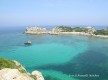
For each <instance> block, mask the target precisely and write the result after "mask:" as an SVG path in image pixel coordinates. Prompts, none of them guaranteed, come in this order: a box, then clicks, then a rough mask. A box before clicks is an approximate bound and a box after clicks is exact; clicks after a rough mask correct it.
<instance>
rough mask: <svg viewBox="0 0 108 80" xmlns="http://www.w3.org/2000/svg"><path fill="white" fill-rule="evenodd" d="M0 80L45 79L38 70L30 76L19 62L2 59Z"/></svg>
mask: <svg viewBox="0 0 108 80" xmlns="http://www.w3.org/2000/svg"><path fill="white" fill-rule="evenodd" d="M0 80H44V78H43V76H42V73H41V72H39V71H37V70H35V71H33V72H32V74H30V73H28V72H27V71H26V69H25V68H24V67H23V66H22V65H21V64H20V63H19V62H17V61H15V60H13V61H12V60H8V59H3V58H0Z"/></svg>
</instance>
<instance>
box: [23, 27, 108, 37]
mask: <svg viewBox="0 0 108 80" xmlns="http://www.w3.org/2000/svg"><path fill="white" fill-rule="evenodd" d="M84 29H86V32H84V31H82V32H78V31H77V32H76V31H74V30H73V31H66V30H65V31H64V30H63V29H62V27H56V28H53V29H52V30H47V29H46V28H40V27H30V28H27V29H26V31H25V32H24V33H25V34H50V35H62V34H63V35H68V34H69V35H83V36H93V37H97V38H108V35H95V34H94V32H95V31H96V30H95V28H92V27H87V28H84Z"/></svg>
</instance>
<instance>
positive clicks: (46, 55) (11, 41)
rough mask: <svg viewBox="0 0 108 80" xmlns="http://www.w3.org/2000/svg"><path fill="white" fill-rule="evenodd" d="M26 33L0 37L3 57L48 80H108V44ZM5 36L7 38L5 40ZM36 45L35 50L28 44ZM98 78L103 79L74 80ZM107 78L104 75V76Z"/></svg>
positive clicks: (68, 37) (91, 38)
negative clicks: (40, 73) (15, 61)
mask: <svg viewBox="0 0 108 80" xmlns="http://www.w3.org/2000/svg"><path fill="white" fill-rule="evenodd" d="M22 32H23V29H22V30H19V31H18V30H13V31H8V33H4V32H2V33H1V34H0V38H1V41H0V52H1V53H0V57H1V58H8V59H12V60H17V61H19V62H20V63H21V64H22V65H23V66H24V67H25V68H26V69H27V71H29V72H31V71H33V70H35V69H36V70H39V71H41V72H42V74H43V76H44V77H45V80H91V79H92V80H107V79H108V77H107V74H108V72H107V71H108V68H107V67H108V54H107V52H108V45H107V44H108V40H107V39H101V38H95V37H88V36H79V35H30V34H22ZM4 36H5V38H4ZM27 40H30V41H32V43H33V44H32V45H31V46H28V47H27V46H24V44H23V43H24V42H25V41H27ZM74 74H77V75H78V74H81V75H83V74H96V75H99V77H93V78H89V77H70V76H69V75H74ZM103 74H104V75H103Z"/></svg>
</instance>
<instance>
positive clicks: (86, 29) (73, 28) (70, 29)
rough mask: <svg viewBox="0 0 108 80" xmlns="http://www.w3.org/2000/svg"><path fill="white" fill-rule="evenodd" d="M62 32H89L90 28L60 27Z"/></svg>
mask: <svg viewBox="0 0 108 80" xmlns="http://www.w3.org/2000/svg"><path fill="white" fill-rule="evenodd" d="M58 29H61V31H62V32H88V28H82V27H68V26H58Z"/></svg>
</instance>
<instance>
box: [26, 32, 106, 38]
mask: <svg viewBox="0 0 108 80" xmlns="http://www.w3.org/2000/svg"><path fill="white" fill-rule="evenodd" d="M25 34H34V35H35V34H37V35H39V34H49V35H82V36H92V37H96V38H108V36H107V35H95V34H89V33H85V32H51V31H48V32H25Z"/></svg>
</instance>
